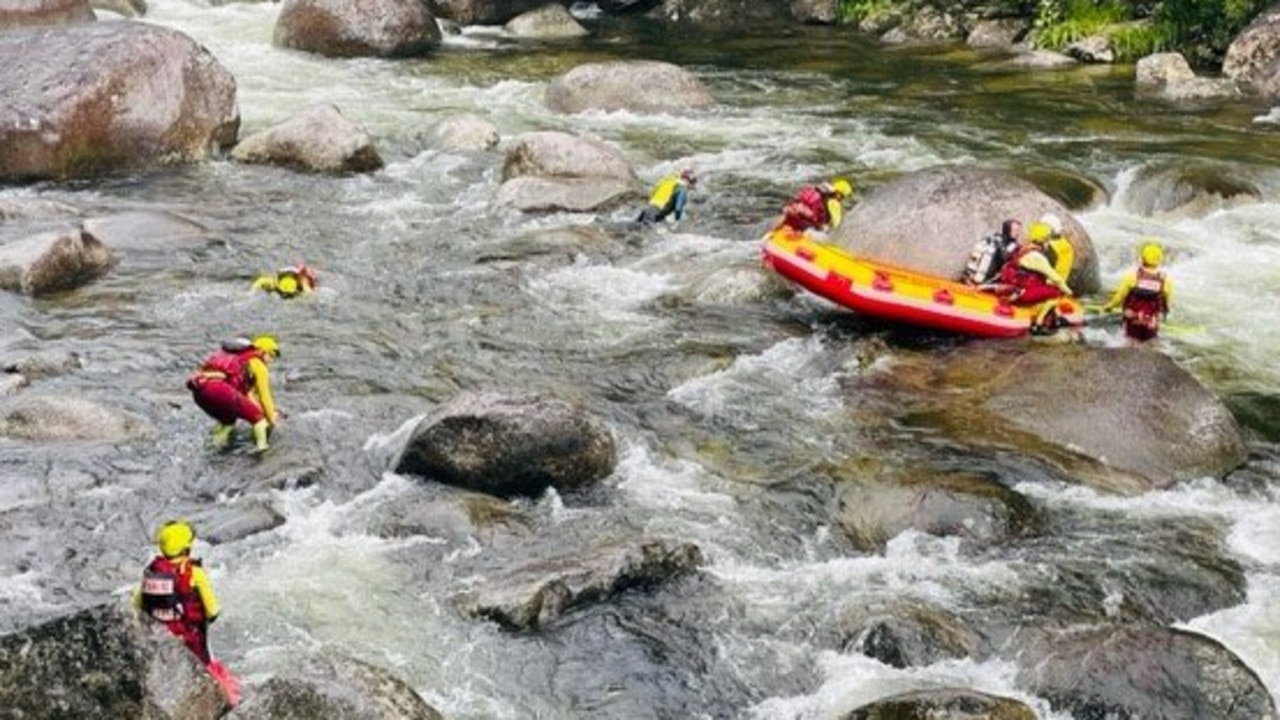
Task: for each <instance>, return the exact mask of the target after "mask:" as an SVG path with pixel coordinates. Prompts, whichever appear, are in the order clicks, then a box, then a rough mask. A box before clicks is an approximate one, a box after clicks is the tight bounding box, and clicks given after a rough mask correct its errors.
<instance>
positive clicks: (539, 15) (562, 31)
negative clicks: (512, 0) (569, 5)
mask: <svg viewBox="0 0 1280 720" xmlns="http://www.w3.org/2000/svg"><path fill="white" fill-rule="evenodd" d="M503 29H505V30H506V31H507V33H508V34H510V35H512V36H513V37H518V38H529V39H541V40H551V39H557V38H576V37H582V36H583V35H586V34H588V33H587V29H586V28H584V27H582V25H581V24H580V23H579V22H578V21H577V20H574V19H573V16H572V15H570V14H569V11H568V10H566V9H565V7H564V6H563V5H557V4H555V3H551V4H550V5H543V6H542V7H540V8H538V9H537V10H530V11H529V12H527V13H524V14H522V15H517V16H516V17H514V18H512V19H511V21H510V22H508V23H507V24H506V25H505V26H504V28H503Z"/></svg>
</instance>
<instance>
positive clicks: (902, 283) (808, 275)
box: [761, 228, 1084, 338]
mask: <svg viewBox="0 0 1280 720" xmlns="http://www.w3.org/2000/svg"><path fill="white" fill-rule="evenodd" d="M761 254H762V256H763V261H764V264H765V266H766V267H768V268H770V269H772V270H773V271H774V272H776V273H778V274H779V275H781V276H782V277H784V278H786V279H788V280H791V281H792V282H795V283H797V284H799V285H800V286H802V287H804V288H805V289H806V290H808V291H809V292H811V293H813V294H815V295H818V296H820V297H823V298H826V299H827V300H830V301H831V302H833V303H836V304H837V305H841V306H844V307H846V308H849V309H850V310H853V311H855V312H859V313H862V314H864V315H869V316H871V317H877V318H882V319H884V320H891V321H894V322H901V323H906V324H910V325H916V326H920V327H927V328H933V329H937V330H946V331H949V332H954V333H960V334H965V335H976V336H979V337H1001V338H1007V337H1018V336H1020V335H1026V334H1028V333H1029V332H1031V325H1032V321H1033V320H1034V319H1035V315H1036V311H1037V309H1038V308H1039V306H1038V305H1030V306H1019V305H1012V304H1010V303H1009V302H1008V301H1007V300H1006V299H1005V298H1002V297H1000V296H998V295H996V294H995V293H992V292H987V291H983V290H979V289H978V288H976V287H972V286H970V285H965V284H964V283H960V282H955V281H952V280H944V279H942V278H937V277H933V276H930V275H923V274H921V273H917V272H913V271H911V270H905V269H903V268H898V267H894V266H892V265H886V264H884V263H879V262H876V261H874V260H868V259H864V258H859V257H855V256H853V255H852V254H850V253H849V252H847V251H845V250H843V249H841V248H839V247H837V246H835V245H830V244H826V243H821V242H818V241H816V240H814V239H812V238H810V237H808V236H807V235H805V234H803V233H797V232H795V231H793V230H791V229H789V228H782V229H779V230H774V231H773V232H771V233H770V234H769V235H768V236H766V237H765V240H764V246H763V247H762V248H761ZM1051 302H1056V303H1058V317H1059V323H1060V324H1068V325H1073V326H1078V325H1083V324H1084V308H1083V306H1081V304H1080V303H1078V302H1076V301H1075V300H1074V299H1072V298H1059V299H1058V300H1055V301H1051Z"/></svg>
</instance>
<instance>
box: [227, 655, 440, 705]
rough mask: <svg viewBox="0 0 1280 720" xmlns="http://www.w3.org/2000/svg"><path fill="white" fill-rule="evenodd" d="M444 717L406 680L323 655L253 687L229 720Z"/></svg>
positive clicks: (371, 666)
mask: <svg viewBox="0 0 1280 720" xmlns="http://www.w3.org/2000/svg"><path fill="white" fill-rule="evenodd" d="M304 718H335V719H337V718H351V720H355V719H356V718H359V719H360V720H443V716H442V715H441V714H440V713H439V712H438V711H437V710H436V709H435V708H433V707H431V706H430V705H429V704H427V701H425V700H423V699H422V697H421V696H419V695H418V693H416V692H414V689H413V688H412V687H410V686H409V684H408V683H406V682H405V681H404V680H401V679H400V678H398V677H396V676H395V675H393V674H391V673H390V672H388V671H387V670H384V669H382V668H380V667H377V666H375V665H370V664H368V663H366V662H362V661H360V660H356V659H353V658H349V657H345V656H342V655H334V654H321V655H316V656H313V657H311V658H308V659H307V660H306V661H305V662H302V663H298V664H296V665H295V666H294V668H292V669H291V670H290V671H289V673H288V674H285V675H278V676H276V677H273V678H271V679H270V680H268V681H267V682H265V683H263V684H262V685H261V686H257V687H254V688H250V689H249V691H247V692H246V693H245V700H244V702H242V703H241V704H240V705H239V706H238V707H236V709H235V711H234V712H232V713H231V714H230V715H228V716H227V720H303V719H304Z"/></svg>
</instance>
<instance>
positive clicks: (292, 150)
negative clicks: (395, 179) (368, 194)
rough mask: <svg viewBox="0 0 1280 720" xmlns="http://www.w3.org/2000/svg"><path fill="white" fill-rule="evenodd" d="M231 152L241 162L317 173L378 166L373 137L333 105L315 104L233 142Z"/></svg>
mask: <svg viewBox="0 0 1280 720" xmlns="http://www.w3.org/2000/svg"><path fill="white" fill-rule="evenodd" d="M231 156H232V157H234V158H235V159H236V160H239V161H240V162H244V163H262V164H268V165H280V166H282V167H287V168H292V169H294V170H303V171H310V172H319V173H330V174H335V175H336V174H342V173H361V172H370V171H373V170H378V169H381V168H382V166H383V162H382V157H381V156H379V155H378V151H377V149H375V148H374V146H373V138H372V137H370V136H369V133H368V132H367V131H366V130H365V129H364V128H362V127H360V126H359V125H357V124H355V123H354V122H352V121H350V120H348V119H347V118H346V117H345V116H344V115H343V114H342V112H341V111H340V110H338V108H337V106H335V105H317V106H314V107H311V108H308V109H307V110H304V111H303V112H301V113H299V114H298V115H296V116H294V117H292V118H290V119H288V120H286V121H284V122H282V123H280V124H278V125H273V126H272V127H269V128H267V129H266V130H263V131H262V132H259V133H254V134H253V135H250V136H249V137H247V138H245V139H244V140H242V141H241V142H240V144H238V145H236V147H235V149H234V150H232V151H231Z"/></svg>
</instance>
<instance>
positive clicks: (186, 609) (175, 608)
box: [142, 555, 205, 627]
mask: <svg viewBox="0 0 1280 720" xmlns="http://www.w3.org/2000/svg"><path fill="white" fill-rule="evenodd" d="M199 564H200V561H199V560H191V561H190V562H188V563H182V564H181V565H179V564H178V563H175V562H173V561H172V560H170V559H169V558H167V557H164V556H163V555H157V556H156V557H155V559H153V560H152V561H151V564H149V565H147V569H146V570H145V571H143V573H142V609H143V611H145V612H146V613H147V614H148V615H150V616H151V617H153V618H155V619H156V620H159V621H160V622H163V623H168V624H173V623H178V624H180V625H187V626H192V627H198V626H200V625H201V624H203V623H204V621H205V616H204V603H202V602H201V601H200V596H199V595H198V594H196V590H195V588H194V587H193V586H192V585H191V568H192V567H194V566H197V565H199Z"/></svg>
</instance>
